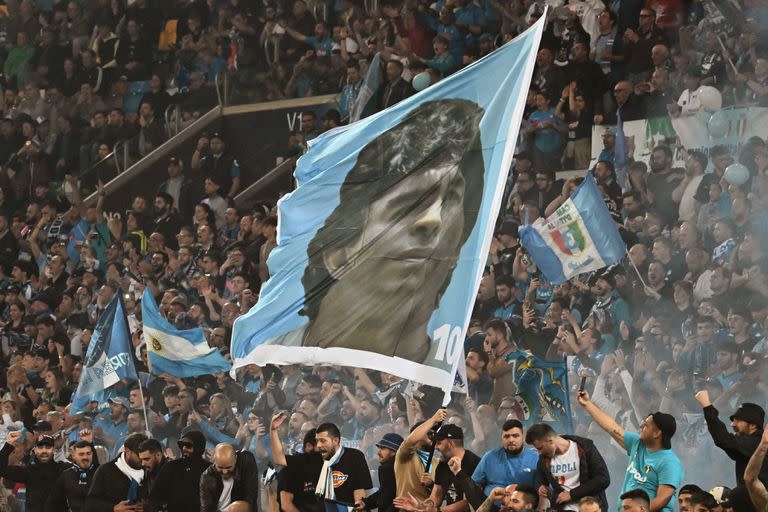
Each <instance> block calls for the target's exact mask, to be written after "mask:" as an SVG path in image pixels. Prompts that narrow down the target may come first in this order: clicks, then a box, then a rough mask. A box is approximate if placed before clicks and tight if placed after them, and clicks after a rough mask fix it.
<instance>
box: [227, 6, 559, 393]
mask: <svg viewBox="0 0 768 512" xmlns="http://www.w3.org/2000/svg"><path fill="white" fill-rule="evenodd" d="M543 19H544V17H542V20H543ZM542 30H543V21H540V22H538V23H536V24H535V25H534V26H533V27H531V28H530V29H529V30H528V31H526V32H525V33H524V34H522V35H520V36H519V37H518V38H516V39H515V40H514V41H512V42H510V43H508V44H507V45H505V46H504V47H502V48H500V49H498V50H497V51H495V52H493V53H492V54H490V55H488V56H486V57H485V58H483V59H481V60H480V61H478V62H476V63H474V64H472V65H471V66H468V67H467V68H465V69H463V70H461V71H459V72H458V73H455V74H454V75H451V76H450V77H448V78H446V79H444V80H442V81H440V82H439V83H437V84H435V85H433V86H431V87H429V88H427V89H425V90H424V91H422V92H420V93H418V94H416V95H415V96H412V97H410V98H408V99H407V100H404V101H402V102H400V103H398V104H397V105H394V106H393V107H391V108H389V109H387V110H384V111H382V112H379V113H377V114H375V115H372V116H369V117H366V118H365V119H363V120H361V121H359V122H356V123H353V124H351V125H349V126H345V127H342V128H337V129H335V130H332V131H330V132H327V133H325V134H323V135H321V136H320V137H318V138H316V139H314V140H313V141H312V142H311V144H310V148H309V151H308V152H307V153H306V154H305V155H304V156H302V157H301V159H300V160H299V162H298V166H297V169H296V172H295V178H296V181H297V183H298V187H297V189H296V190H295V191H294V192H292V193H291V194H288V195H286V196H285V197H283V198H282V199H281V201H280V203H279V204H278V212H279V215H278V216H279V226H278V238H277V242H278V247H277V248H276V249H274V250H273V251H272V253H271V254H270V256H269V260H268V262H267V263H268V266H269V270H270V275H271V277H270V279H269V280H268V281H267V282H266V283H265V284H264V286H263V287H262V290H261V294H260V300H259V302H258V304H256V306H254V307H253V308H252V309H251V311H249V312H248V313H247V314H246V315H243V316H242V317H240V318H238V319H237V321H236V322H235V325H234V330H233V335H232V349H231V353H232V356H233V358H234V361H235V362H234V368H238V367H242V366H245V365H248V364H252V363H255V364H265V363H275V364H291V363H299V364H318V363H323V364H338V365H347V366H355V367H364V368H369V369H374V370H380V371H384V372H388V373H392V374H394V375H398V376H400V377H403V378H406V379H410V380H413V381H417V382H421V383H424V384H429V385H432V386H436V387H439V388H441V389H443V390H446V391H450V390H451V387H452V386H453V383H454V374H455V373H456V368H457V364H458V362H459V361H462V360H463V342H464V333H465V331H466V328H467V325H468V323H469V316H470V313H471V310H472V305H473V303H474V300H475V295H476V290H477V288H478V286H479V283H480V277H481V276H482V271H483V268H484V266H485V264H486V259H487V255H488V251H489V247H490V240H491V236H492V232H493V226H494V222H495V220H496V217H497V215H498V211H499V207H500V204H501V197H502V194H503V191H504V183H505V180H506V177H507V174H508V171H509V169H510V166H511V163H512V157H513V154H514V147H515V142H516V140H517V134H518V129H519V126H520V121H521V118H522V115H523V109H524V107H525V100H526V96H527V90H528V86H529V83H530V79H531V74H532V72H533V66H534V62H535V56H536V50H537V48H538V45H539V40H540V38H541V32H542Z"/></svg>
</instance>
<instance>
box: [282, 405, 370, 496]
mask: <svg viewBox="0 0 768 512" xmlns="http://www.w3.org/2000/svg"><path fill="white" fill-rule="evenodd" d="M287 417H288V416H287V414H286V413H285V412H282V413H278V414H277V415H275V416H274V417H273V418H272V422H271V424H270V426H269V429H270V432H269V433H270V442H271V443H272V457H273V460H274V462H275V464H278V465H281V466H286V467H288V469H289V470H291V468H293V467H296V466H297V465H298V467H300V468H301V472H302V480H303V481H304V484H306V483H307V482H311V481H312V477H314V480H315V488H314V492H315V494H317V495H319V496H321V498H322V499H323V500H324V501H325V503H326V504H333V503H343V504H347V505H349V506H352V505H353V504H357V503H360V504H361V506H362V500H363V498H364V497H365V491H366V490H367V489H370V488H371V487H373V482H371V473H370V470H369V469H368V463H367V462H366V461H365V455H363V453H362V452H361V451H360V450H356V449H354V448H344V447H342V446H341V433H340V432H339V429H338V427H337V426H336V425H334V424H332V423H323V424H321V425H320V426H319V427H317V432H316V433H315V440H316V442H317V451H316V452H315V453H302V454H297V455H294V456H292V457H290V458H288V457H286V456H285V449H284V448H283V444H282V442H281V441H280V436H279V434H278V429H279V428H280V425H281V424H282V423H283V422H284V421H285V419H286V418H287ZM318 466H319V470H317V469H316V468H318ZM310 488H311V485H310Z"/></svg>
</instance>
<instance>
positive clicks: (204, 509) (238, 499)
mask: <svg viewBox="0 0 768 512" xmlns="http://www.w3.org/2000/svg"><path fill="white" fill-rule="evenodd" d="M258 476H259V472H258V468H257V467H256V459H255V458H254V457H253V454H251V452H248V451H245V450H242V451H235V449H234V447H233V446H232V445H231V444H226V443H221V444H219V445H217V446H216V448H215V449H214V451H213V464H212V465H211V466H210V467H209V468H208V469H206V470H205V471H204V472H203V475H202V476H201V477H200V512H255V510H256V507H257V501H258V488H259V480H258Z"/></svg>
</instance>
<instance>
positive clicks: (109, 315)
mask: <svg viewBox="0 0 768 512" xmlns="http://www.w3.org/2000/svg"><path fill="white" fill-rule="evenodd" d="M131 351H132V349H131V333H130V331H129V330H128V321H127V320H126V317H125V308H124V307H123V296H122V294H120V293H116V294H115V297H114V298H113V299H112V301H111V302H110V303H109V305H107V308H106V309H105V310H104V312H103V313H102V314H101V316H100V317H99V321H98V322H97V323H96V328H95V329H94V330H93V336H92V337H91V343H90V344H89V345H88V351H87V352H86V354H85V359H84V360H83V372H82V374H81V375H80V382H79V384H78V385H77V391H75V393H74V395H73V396H72V407H71V413H72V414H77V413H80V412H83V411H85V409H86V406H87V405H88V403H90V402H94V401H96V402H99V403H102V402H104V401H105V400H106V398H107V395H108V391H107V390H108V388H110V387H112V386H114V385H115V384H117V383H118V382H120V381H121V380H122V381H134V380H136V368H135V367H134V365H133V356H132V355H131Z"/></svg>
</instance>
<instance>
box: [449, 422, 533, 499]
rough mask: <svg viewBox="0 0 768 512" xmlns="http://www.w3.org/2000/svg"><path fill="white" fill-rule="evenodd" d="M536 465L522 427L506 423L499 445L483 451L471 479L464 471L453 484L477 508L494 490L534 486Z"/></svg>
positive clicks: (517, 423) (520, 424)
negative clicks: (509, 486)
mask: <svg viewBox="0 0 768 512" xmlns="http://www.w3.org/2000/svg"><path fill="white" fill-rule="evenodd" d="M538 462H539V455H538V454H537V453H536V452H535V451H534V450H532V449H531V448H528V447H526V446H525V435H524V433H523V424H522V423H520V421H518V420H507V421H505V422H504V424H503V425H502V426H501V446H500V447H498V448H495V449H493V450H491V451H489V452H486V453H485V455H483V457H482V458H481V459H480V463H479V464H478V465H477V467H476V468H475V471H474V472H473V473H472V475H471V476H470V475H469V473H468V472H466V471H463V470H460V471H458V472H457V473H455V475H456V485H457V488H458V487H460V488H462V489H463V490H464V493H465V496H466V498H467V501H469V504H470V505H472V508H474V509H477V508H478V507H480V506H481V505H482V504H483V502H484V501H485V499H486V497H488V496H490V495H491V494H492V493H493V491H494V489H496V488H499V487H500V488H502V489H504V488H505V487H507V486H508V485H510V484H517V485H518V486H521V485H527V486H533V485H534V484H535V483H536V465H537V464H538ZM534 489H535V488H534Z"/></svg>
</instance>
